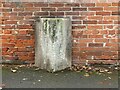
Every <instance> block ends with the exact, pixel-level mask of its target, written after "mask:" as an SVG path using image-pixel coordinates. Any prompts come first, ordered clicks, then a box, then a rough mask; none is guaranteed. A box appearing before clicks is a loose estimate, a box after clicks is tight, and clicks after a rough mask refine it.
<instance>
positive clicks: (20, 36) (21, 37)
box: [16, 35, 30, 39]
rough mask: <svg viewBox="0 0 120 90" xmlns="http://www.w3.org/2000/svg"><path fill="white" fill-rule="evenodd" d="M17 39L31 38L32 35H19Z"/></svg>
mask: <svg viewBox="0 0 120 90" xmlns="http://www.w3.org/2000/svg"><path fill="white" fill-rule="evenodd" d="M16 38H17V39H30V36H23V35H19V36H17V37H16Z"/></svg>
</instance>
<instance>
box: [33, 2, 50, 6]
mask: <svg viewBox="0 0 120 90" xmlns="http://www.w3.org/2000/svg"><path fill="white" fill-rule="evenodd" d="M34 6H35V7H48V4H47V3H42V2H40V3H34Z"/></svg>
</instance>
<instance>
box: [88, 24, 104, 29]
mask: <svg viewBox="0 0 120 90" xmlns="http://www.w3.org/2000/svg"><path fill="white" fill-rule="evenodd" d="M87 29H90V30H92V29H93V30H96V29H102V25H94V26H93V25H88V26H87Z"/></svg>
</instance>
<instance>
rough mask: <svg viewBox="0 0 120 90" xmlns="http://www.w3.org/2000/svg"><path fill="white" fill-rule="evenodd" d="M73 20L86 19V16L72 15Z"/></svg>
mask: <svg viewBox="0 0 120 90" xmlns="http://www.w3.org/2000/svg"><path fill="white" fill-rule="evenodd" d="M72 19H73V20H84V19H86V16H72Z"/></svg>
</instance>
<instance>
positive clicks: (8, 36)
mask: <svg viewBox="0 0 120 90" xmlns="http://www.w3.org/2000/svg"><path fill="white" fill-rule="evenodd" d="M2 39H11V40H13V39H16V36H14V35H2Z"/></svg>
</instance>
